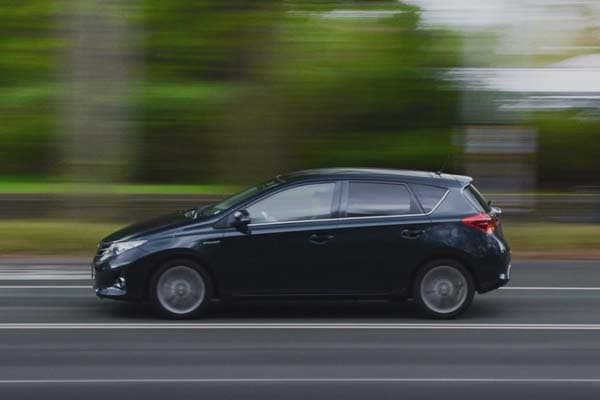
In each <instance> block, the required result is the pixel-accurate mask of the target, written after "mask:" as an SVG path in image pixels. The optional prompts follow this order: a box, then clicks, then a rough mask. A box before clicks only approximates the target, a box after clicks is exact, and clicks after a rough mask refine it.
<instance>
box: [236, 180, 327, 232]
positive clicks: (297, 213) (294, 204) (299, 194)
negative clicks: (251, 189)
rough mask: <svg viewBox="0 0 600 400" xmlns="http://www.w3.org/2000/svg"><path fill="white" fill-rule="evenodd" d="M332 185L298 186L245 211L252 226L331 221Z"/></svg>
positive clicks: (255, 204) (263, 200) (260, 201)
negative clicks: (272, 223) (324, 219)
mask: <svg viewBox="0 0 600 400" xmlns="http://www.w3.org/2000/svg"><path fill="white" fill-rule="evenodd" d="M334 190H335V183H333V182H331V183H315V184H310V185H303V186H297V187H294V188H291V189H287V190H283V191H281V192H278V193H275V194H274V195H272V196H269V197H267V198H266V199H262V200H259V201H258V202H257V203H254V204H253V205H251V206H250V207H248V208H247V210H248V213H249V214H250V220H251V222H252V223H253V224H256V223H268V222H286V221H301V220H311V219H323V218H331V216H332V214H333V199H334Z"/></svg>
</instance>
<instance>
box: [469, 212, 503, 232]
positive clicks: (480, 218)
mask: <svg viewBox="0 0 600 400" xmlns="http://www.w3.org/2000/svg"><path fill="white" fill-rule="evenodd" d="M462 223H463V224H465V225H467V226H470V227H471V228H475V229H478V230H480V231H481V232H484V233H487V234H488V235H489V234H491V233H493V232H494V230H496V225H497V224H498V221H497V220H496V218H492V217H491V216H489V215H488V214H485V213H481V214H476V215H471V216H470V217H465V218H463V219H462Z"/></svg>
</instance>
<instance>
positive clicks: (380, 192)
mask: <svg viewBox="0 0 600 400" xmlns="http://www.w3.org/2000/svg"><path fill="white" fill-rule="evenodd" d="M418 212H419V211H418V210H417V209H416V207H415V204H414V202H413V201H412V197H411V195H410V192H409V191H408V189H407V188H406V186H404V185H402V184H392V183H374V182H349V185H348V203H347V206H346V216H347V217H368V216H378V215H402V214H414V213H418Z"/></svg>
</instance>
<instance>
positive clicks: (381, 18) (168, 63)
mask: <svg viewBox="0 0 600 400" xmlns="http://www.w3.org/2000/svg"><path fill="white" fill-rule="evenodd" d="M331 166H365V167H386V168H387V167H389V168H402V169H427V170H433V171H435V170H439V169H440V168H442V167H444V170H445V171H447V172H452V173H460V174H467V175H471V176H473V177H474V178H475V179H476V180H477V182H478V185H479V187H480V189H482V190H483V191H484V192H486V193H487V194H488V196H489V197H490V198H491V199H492V200H493V201H494V203H496V204H497V205H499V206H501V207H503V208H504V211H505V215H504V218H505V230H506V231H507V233H508V239H509V241H510V242H511V243H512V244H513V247H514V250H515V252H516V253H518V254H523V255H526V254H529V255H535V256H545V255H548V256H557V255H559V256H577V257H579V258H581V257H588V256H589V257H594V256H598V255H600V193H599V189H600V179H599V177H598V174H599V173H600V2H598V1H597V0H569V1H567V0H486V1H479V0H405V1H402V2H400V1H366V0H365V1H333V0H313V1H308V0H307V1H300V0H279V1H276V0H272V1H270V0H243V1H242V0H111V1H108V0H78V1H68V0H62V1H61V0H53V1H48V0H3V1H2V2H0V255H20V254H56V255H91V254H92V253H93V252H94V247H95V244H96V243H97V242H98V241H99V239H101V237H102V236H103V235H104V234H106V233H108V232H109V231H111V230H112V229H114V228H115V227H117V226H119V225H122V224H123V223H126V222H130V221H133V220H136V219H139V218H145V217H148V216H152V215H156V214H157V213H161V212H166V211H171V210H175V209H178V208H182V207H183V208H184V207H191V206H196V205H199V204H202V203H206V202H209V201H213V200H215V199H217V198H220V197H222V196H223V195H224V194H227V193H231V192H232V191H235V190H237V189H239V188H241V187H242V186H244V185H246V184H249V183H254V182H256V181H260V180H262V179H266V178H269V177H271V176H273V175H276V174H280V173H285V172H287V171H290V170H296V169H301V168H312V167H331Z"/></svg>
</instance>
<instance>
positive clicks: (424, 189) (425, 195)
mask: <svg viewBox="0 0 600 400" xmlns="http://www.w3.org/2000/svg"><path fill="white" fill-rule="evenodd" d="M410 186H411V188H412V190H413V192H414V193H415V196H417V199H418V200H419V203H421V207H423V210H424V211H425V212H426V213H428V212H431V210H433V209H434V208H435V206H436V205H437V204H438V203H439V202H440V200H442V198H443V197H444V195H445V194H446V191H447V190H446V189H445V188H441V187H438V186H430V185H419V184H412V185H410Z"/></svg>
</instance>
